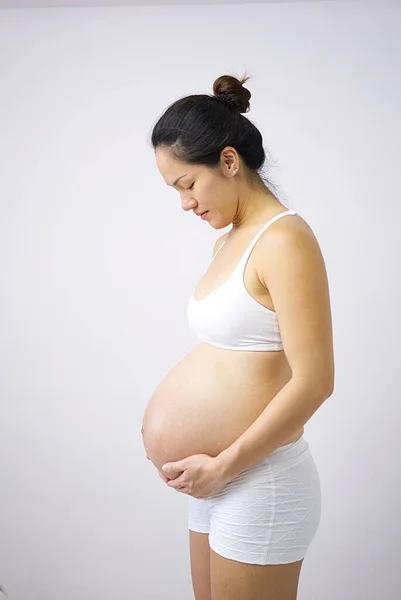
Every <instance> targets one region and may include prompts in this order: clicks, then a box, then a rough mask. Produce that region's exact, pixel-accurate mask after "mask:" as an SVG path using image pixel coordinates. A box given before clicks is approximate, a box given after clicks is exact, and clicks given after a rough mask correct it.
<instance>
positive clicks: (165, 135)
mask: <svg viewBox="0 0 401 600" xmlns="http://www.w3.org/2000/svg"><path fill="white" fill-rule="evenodd" d="M248 79H249V77H248V76H244V77H243V78H242V79H237V78H236V77H233V76H232V75H221V77H218V78H217V79H216V81H215V82H214V84H213V94H214V95H208V94H198V95H191V96H185V97H184V98H180V99H179V100H177V101H175V102H174V103H173V104H171V105H170V106H169V107H168V108H167V109H166V110H165V112H164V113H163V115H162V116H161V117H160V118H159V120H158V121H157V122H156V124H155V125H154V127H153V130H152V133H151V142H152V146H153V148H154V149H155V150H156V148H157V147H159V146H162V147H164V148H166V149H168V150H169V151H170V152H171V153H172V155H173V156H174V157H176V158H178V159H180V160H183V161H185V162H187V163H189V164H200V165H206V166H208V167H211V168H217V167H218V164H219V162H220V154H221V151H222V150H223V148H225V147H226V146H232V147H233V148H235V149H236V151H237V152H238V154H239V155H240V156H241V158H242V160H243V162H244V165H245V167H246V172H247V176H248V179H249V181H250V183H255V184H256V185H257V186H258V185H261V181H262V180H263V181H265V184H266V186H267V187H268V188H269V189H271V187H274V186H273V184H272V183H271V182H270V181H268V180H267V178H266V177H265V176H263V174H262V168H263V165H264V162H265V158H266V155H265V151H264V149H263V141H262V135H261V133H260V131H259V130H258V128H257V127H255V125H254V124H253V123H252V122H251V121H250V120H249V119H248V118H246V117H244V116H242V114H241V113H246V112H248V111H249V108H250V106H249V100H250V98H251V92H250V91H249V90H248V89H247V88H245V87H243V84H244V83H245V82H246V81H247V80H248ZM262 185H263V184H262Z"/></svg>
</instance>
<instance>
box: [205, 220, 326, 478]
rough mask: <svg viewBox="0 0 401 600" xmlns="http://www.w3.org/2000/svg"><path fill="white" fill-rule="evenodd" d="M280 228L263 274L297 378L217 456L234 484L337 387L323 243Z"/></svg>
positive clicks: (268, 245)
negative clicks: (321, 247)
mask: <svg viewBox="0 0 401 600" xmlns="http://www.w3.org/2000/svg"><path fill="white" fill-rule="evenodd" d="M275 225H276V227H272V228H271V230H269V235H268V236H266V239H265V240H263V261H262V264H260V272H259V269H258V275H259V278H260V280H261V281H262V283H263V282H264V283H265V284H266V288H267V289H268V290H269V292H270V295H271V297H272V300H273V303H274V307H275V311H276V313H277V317H278V320H279V326H280V331H281V337H282V340H283V346H284V351H285V354H286V357H287V359H288V362H289V364H290V367H291V371H292V376H291V379H290V381H289V382H288V383H287V384H286V385H285V386H284V387H283V388H282V389H281V390H280V391H279V393H278V394H277V395H276V396H275V397H274V398H273V399H272V400H271V402H270V403H269V404H268V405H267V406H266V408H265V409H264V411H263V412H262V413H261V414H260V415H259V417H258V418H257V419H256V420H255V421H254V423H252V425H251V426H250V427H249V428H248V429H247V430H246V431H245V432H244V433H243V434H242V435H241V436H240V437H239V438H238V439H237V440H236V441H235V442H234V443H233V444H232V445H231V446H229V447H228V448H227V449H225V450H224V451H223V452H221V453H220V454H219V455H218V456H217V457H216V460H217V464H218V465H219V468H220V469H221V473H222V475H223V476H227V477H228V479H233V478H234V477H236V476H237V475H238V474H239V473H241V472H242V471H243V470H245V469H247V468H249V467H250V466H252V465H254V464H256V463H257V462H259V461H261V460H262V459H263V458H264V457H266V456H268V455H269V454H270V453H271V452H273V450H275V449H276V448H278V447H279V446H280V445H282V444H283V443H285V440H287V439H288V438H289V437H290V436H291V435H293V434H294V433H295V432H296V431H297V430H298V429H300V428H301V427H303V426H304V425H305V423H306V422H307V421H308V420H309V419H310V418H311V416H312V415H313V414H314V413H315V412H316V410H317V409H318V408H319V406H320V405H321V404H322V403H323V402H324V401H325V400H326V399H327V398H328V397H329V396H331V394H332V392H333V388H334V352H333V336H332V320H331V310H330V299H329V288H328V281H327V274H326V269H325V264H324V260H323V257H322V254H321V251H320V248H319V245H318V242H317V240H316V238H315V236H314V235H313V233H312V231H311V230H310V229H308V228H307V227H300V226H289V224H281V223H279V222H277V223H275Z"/></svg>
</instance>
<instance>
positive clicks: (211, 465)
mask: <svg viewBox="0 0 401 600" xmlns="http://www.w3.org/2000/svg"><path fill="white" fill-rule="evenodd" d="M162 471H163V472H164V473H167V477H171V479H170V481H168V482H167V483H166V485H168V486H169V487H171V488H174V489H175V490H176V491H177V492H182V493H183V494H188V495H189V496H193V497H194V498H208V497H209V496H214V495H215V494H217V493H218V492H220V491H221V490H222V489H223V488H225V486H226V485H227V483H228V482H229V480H227V479H226V478H225V477H224V476H223V473H222V469H221V467H220V466H219V463H218V462H217V460H216V458H213V457H212V456H209V455H208V454H194V455H192V456H188V458H184V459H183V460H178V461H176V462H169V463H166V464H164V465H163V467H162ZM174 477H175V479H174Z"/></svg>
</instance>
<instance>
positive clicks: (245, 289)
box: [191, 242, 277, 317]
mask: <svg viewBox="0 0 401 600" xmlns="http://www.w3.org/2000/svg"><path fill="white" fill-rule="evenodd" d="M224 244H225V242H223V243H222V245H221V246H220V248H219V250H220V249H221V248H222V247H223V246H224ZM248 248H249V246H248ZM248 248H247V250H248ZM245 253H246V251H245V252H244V254H243V255H242V256H241V258H240V260H239V261H238V263H237V264H236V265H235V267H234V270H233V271H232V273H231V274H230V275H229V276H228V277H227V279H225V280H224V281H223V283H221V284H220V285H219V286H217V287H216V288H214V290H212V291H211V292H209V293H208V295H207V296H205V297H204V298H200V299H198V298H195V291H193V292H192V295H191V300H192V301H193V302H196V303H198V304H199V303H201V302H206V300H209V298H210V297H211V296H213V295H214V294H216V292H218V291H219V290H221V289H222V288H224V287H225V286H226V285H227V284H228V283H229V281H230V280H231V279H232V278H233V276H234V275H235V273H236V271H237V270H238V269H239V267H240V266H241V264H242V262H243V258H244V256H245ZM216 254H217V253H216ZM212 262H213V259H212ZM209 266H210V265H209ZM206 270H207V269H206ZM240 284H241V288H242V289H243V291H244V292H245V294H246V295H247V296H248V298H249V299H250V300H251V301H252V302H254V303H255V304H257V305H258V306H259V307H260V308H262V309H264V310H265V311H266V312H268V313H270V314H272V315H274V316H275V317H277V313H276V312H275V311H274V310H270V308H267V306H263V304H261V303H260V302H258V301H257V300H256V299H255V298H254V297H253V296H252V295H251V294H250V293H249V291H248V289H247V288H246V286H245V283H244V271H242V275H241V276H240Z"/></svg>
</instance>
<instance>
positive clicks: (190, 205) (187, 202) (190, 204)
mask: <svg viewBox="0 0 401 600" xmlns="http://www.w3.org/2000/svg"><path fill="white" fill-rule="evenodd" d="M195 206H196V201H195V200H193V199H192V198H188V197H186V196H185V195H183V194H182V195H181V208H182V210H185V211H188V210H193V209H194V208H195Z"/></svg>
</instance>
